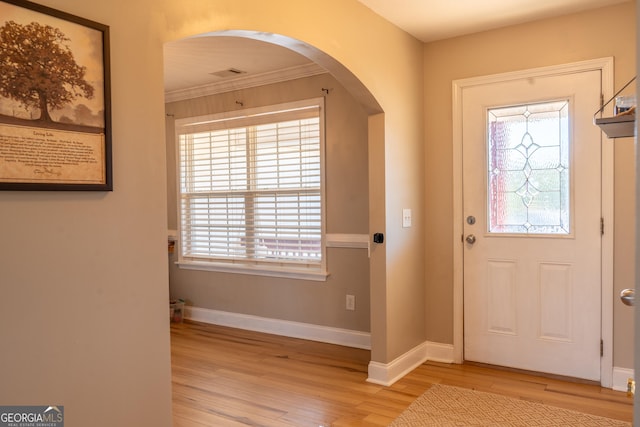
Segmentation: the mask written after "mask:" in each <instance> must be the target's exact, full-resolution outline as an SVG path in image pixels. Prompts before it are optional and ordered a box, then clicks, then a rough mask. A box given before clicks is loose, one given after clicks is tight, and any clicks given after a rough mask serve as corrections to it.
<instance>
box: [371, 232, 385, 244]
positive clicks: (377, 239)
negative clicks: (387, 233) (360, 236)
mask: <svg viewBox="0 0 640 427" xmlns="http://www.w3.org/2000/svg"><path fill="white" fill-rule="evenodd" d="M373 243H384V234H382V233H373Z"/></svg>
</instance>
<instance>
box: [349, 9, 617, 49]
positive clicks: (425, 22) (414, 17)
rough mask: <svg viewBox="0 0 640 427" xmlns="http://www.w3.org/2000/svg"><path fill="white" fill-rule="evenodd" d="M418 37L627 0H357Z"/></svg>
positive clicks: (496, 25)
mask: <svg viewBox="0 0 640 427" xmlns="http://www.w3.org/2000/svg"><path fill="white" fill-rule="evenodd" d="M358 1H359V2H360V3H362V4H364V5H365V6H367V7H368V8H369V9H371V10H373V11H374V12H375V13H377V14H378V15H380V16H382V17H383V18H385V19H386V20H387V21H390V22H392V23H393V24H395V25H396V26H398V27H400V28H402V29H403V30H405V31H406V32H408V33H409V34H411V35H413V36H414V37H415V38H417V39H418V40H421V41H423V42H429V41H434V40H440V39H446V38H450V37H456V36H461V35H464V34H472V33H477V32H479V31H486V30H491V29H494V28H500V27H505V26H508V25H514V24H521V23H523V22H530V21H535V20H538V19H543V18H550V17H553V16H561V15H567V14H570V13H575V12H580V11H583V10H588V9H595V8H598V7H604V6H608V5H613V4H617V3H625V2H627V1H629V0H393V1H390V0H358Z"/></svg>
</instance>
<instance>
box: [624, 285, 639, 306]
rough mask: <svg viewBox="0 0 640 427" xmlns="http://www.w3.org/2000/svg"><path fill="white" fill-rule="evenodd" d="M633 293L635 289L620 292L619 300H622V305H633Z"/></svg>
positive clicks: (634, 298)
mask: <svg viewBox="0 0 640 427" xmlns="http://www.w3.org/2000/svg"><path fill="white" fill-rule="evenodd" d="M635 293H636V291H635V289H624V290H623V291H622V292H620V299H621V300H622V303H623V304H625V305H635V300H636V297H635Z"/></svg>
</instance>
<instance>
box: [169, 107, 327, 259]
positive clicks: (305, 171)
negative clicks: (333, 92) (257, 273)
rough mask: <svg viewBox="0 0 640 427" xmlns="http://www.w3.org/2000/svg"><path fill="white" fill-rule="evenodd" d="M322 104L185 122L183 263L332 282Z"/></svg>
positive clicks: (180, 129) (181, 133) (181, 134)
mask: <svg viewBox="0 0 640 427" xmlns="http://www.w3.org/2000/svg"><path fill="white" fill-rule="evenodd" d="M321 112H322V103H321V100H317V99H316V100H313V102H310V101H305V102H298V103H291V104H285V105H277V106H274V107H270V108H269V109H264V108H261V109H251V110H242V112H241V114H238V113H239V112H235V114H234V113H227V114H221V115H214V116H210V117H199V118H193V119H183V120H179V121H177V122H176V133H177V138H178V145H179V148H178V168H179V181H180V182H179V201H178V204H179V207H178V210H179V218H180V261H182V262H185V261H186V262H189V261H192V262H204V263H218V264H223V265H225V266H227V267H229V266H234V267H236V268H240V269H242V268H247V267H249V268H251V269H253V270H255V269H256V268H257V269H258V270H265V271H275V270H287V269H297V270H299V269H304V270H310V271H317V272H324V270H325V268H324V265H325V264H324V256H323V253H324V248H323V188H322V187H323V185H322V184H323V170H322V165H323V155H322V153H323V151H324V143H323V135H324V131H323V125H324V123H323V114H322V113H321Z"/></svg>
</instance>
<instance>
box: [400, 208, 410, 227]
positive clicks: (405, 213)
mask: <svg viewBox="0 0 640 427" xmlns="http://www.w3.org/2000/svg"><path fill="white" fill-rule="evenodd" d="M409 227H411V209H406V208H405V209H402V228H409Z"/></svg>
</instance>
